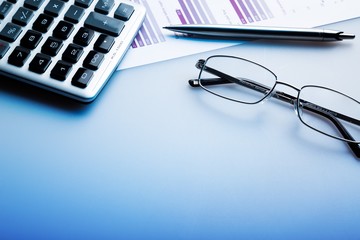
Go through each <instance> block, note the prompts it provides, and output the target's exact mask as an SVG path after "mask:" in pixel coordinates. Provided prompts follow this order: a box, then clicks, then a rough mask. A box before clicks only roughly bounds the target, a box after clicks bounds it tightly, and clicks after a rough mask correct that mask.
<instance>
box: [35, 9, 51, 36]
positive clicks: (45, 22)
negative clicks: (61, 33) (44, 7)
mask: <svg viewBox="0 0 360 240" xmlns="http://www.w3.org/2000/svg"><path fill="white" fill-rule="evenodd" d="M53 21H54V18H53V17H51V16H48V15H46V14H40V15H39V17H38V18H37V19H36V20H35V22H34V24H33V29H34V30H36V31H39V32H42V33H46V32H47V31H48V30H49V28H50V26H51V24H52V22H53Z"/></svg>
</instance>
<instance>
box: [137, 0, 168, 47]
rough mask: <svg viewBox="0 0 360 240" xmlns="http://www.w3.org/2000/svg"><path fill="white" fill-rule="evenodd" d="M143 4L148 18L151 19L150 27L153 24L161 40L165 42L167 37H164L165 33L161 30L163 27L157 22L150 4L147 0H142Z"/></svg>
mask: <svg viewBox="0 0 360 240" xmlns="http://www.w3.org/2000/svg"><path fill="white" fill-rule="evenodd" d="M135 2H139V1H138V0H136V1H135ZM142 4H143V5H144V7H145V8H146V18H147V19H148V21H149V27H148V29H149V28H151V26H152V27H153V29H154V30H155V32H156V34H157V36H158V38H159V39H160V42H165V37H164V35H163V33H162V32H161V28H160V27H159V24H158V23H157V21H156V19H155V16H154V14H153V12H152V11H151V8H150V6H149V4H148V3H147V1H146V0H142ZM150 25H151V26H150Z"/></svg>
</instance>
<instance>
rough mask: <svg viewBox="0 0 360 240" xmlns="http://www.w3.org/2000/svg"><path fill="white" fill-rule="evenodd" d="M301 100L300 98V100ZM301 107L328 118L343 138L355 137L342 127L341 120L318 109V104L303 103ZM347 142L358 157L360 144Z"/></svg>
mask: <svg viewBox="0 0 360 240" xmlns="http://www.w3.org/2000/svg"><path fill="white" fill-rule="evenodd" d="M300 101H302V100H300ZM303 109H305V110H308V111H311V112H313V113H315V114H318V115H320V116H323V117H324V118H326V119H328V120H329V121H330V122H332V123H333V124H334V125H335V127H336V128H337V129H338V130H339V132H340V134H341V135H342V136H343V137H344V138H345V139H348V140H350V141H355V139H354V138H353V137H352V136H351V134H350V133H349V132H348V131H347V130H346V128H345V127H344V125H343V124H341V122H340V121H339V120H338V119H337V118H336V117H334V115H332V114H329V113H328V112H325V111H323V110H322V109H318V106H317V105H315V104H310V105H307V104H305V105H303ZM346 143H347V144H348V146H349V147H350V149H351V150H352V152H353V153H354V154H355V156H356V157H358V158H360V146H359V144H357V143H353V142H346Z"/></svg>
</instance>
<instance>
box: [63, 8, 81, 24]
mask: <svg viewBox="0 0 360 240" xmlns="http://www.w3.org/2000/svg"><path fill="white" fill-rule="evenodd" d="M84 14H85V10H84V9H83V8H81V7H78V6H75V5H71V7H70V8H69V9H68V10H67V12H66V13H65V16H64V19H65V20H66V21H69V22H72V23H79V22H80V20H81V18H82V17H83V16H84Z"/></svg>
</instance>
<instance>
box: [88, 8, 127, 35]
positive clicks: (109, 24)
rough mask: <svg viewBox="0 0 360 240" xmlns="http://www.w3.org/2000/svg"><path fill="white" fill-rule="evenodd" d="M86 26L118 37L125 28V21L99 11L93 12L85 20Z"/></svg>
mask: <svg viewBox="0 0 360 240" xmlns="http://www.w3.org/2000/svg"><path fill="white" fill-rule="evenodd" d="M85 27H88V28H91V29H93V30H95V31H98V32H101V33H105V34H108V35H111V36H114V37H117V36H119V35H120V33H121V31H122V29H123V28H124V22H123V21H121V20H118V19H115V18H112V17H108V16H106V15H103V14H100V13H97V12H91V13H90V14H89V16H88V17H87V18H86V20H85Z"/></svg>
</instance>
